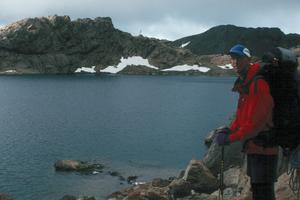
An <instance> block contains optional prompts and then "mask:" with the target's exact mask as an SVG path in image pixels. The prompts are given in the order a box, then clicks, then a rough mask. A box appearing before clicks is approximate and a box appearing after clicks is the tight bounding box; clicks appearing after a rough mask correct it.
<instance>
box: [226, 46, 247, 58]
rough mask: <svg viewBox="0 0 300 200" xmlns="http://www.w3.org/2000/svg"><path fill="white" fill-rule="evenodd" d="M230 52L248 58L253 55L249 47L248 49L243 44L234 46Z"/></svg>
mask: <svg viewBox="0 0 300 200" xmlns="http://www.w3.org/2000/svg"><path fill="white" fill-rule="evenodd" d="M229 54H235V55H238V56H243V57H244V56H246V57H248V58H250V57H251V54H250V51H249V49H247V48H246V47H245V46H244V45H241V44H237V45H235V46H233V47H232V48H231V49H230V51H229Z"/></svg>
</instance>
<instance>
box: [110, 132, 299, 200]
mask: <svg viewBox="0 0 300 200" xmlns="http://www.w3.org/2000/svg"><path fill="white" fill-rule="evenodd" d="M214 135H215V131H213V132H211V133H210V135H209V137H208V139H207V141H206V142H207V143H208V145H209V149H208V152H207V154H206V156H205V157H204V158H203V160H191V161H190V163H189V165H188V166H187V168H186V169H185V171H183V172H182V173H181V174H180V175H179V176H178V178H176V179H175V180H173V181H168V180H163V179H154V180H153V181H151V182H148V183H146V184H144V185H138V186H133V187H130V188H127V189H125V190H123V191H118V192H115V193H113V194H111V195H110V196H109V197H107V199H110V200H119V199H120V200H121V199H128V200H134V199H141V200H150V199H152V200H154V199H155V200H172V199H180V200H217V199H219V190H218V189H219V179H218V177H219V168H220V160H221V149H220V147H219V146H218V145H217V144H216V143H215V142H214V141H213V138H214ZM210 143H211V144H210ZM240 149H241V144H240V143H235V144H232V145H230V146H226V148H225V166H224V170H225V172H224V184H225V190H224V199H228V200H229V199H236V200H237V199H239V200H251V190H250V182H249V177H248V176H247V175H246V173H245V162H244V156H243V154H242V153H238V152H240ZM286 164H287V161H286V160H285V158H284V157H283V156H282V155H281V156H280V159H279V163H278V182H277V183H276V185H275V190H276V199H280V200H293V199H295V200H296V195H295V194H294V193H293V192H292V191H291V189H290V188H289V186H288V182H289V175H287V174H286V173H285V171H286V169H287V165H286Z"/></svg>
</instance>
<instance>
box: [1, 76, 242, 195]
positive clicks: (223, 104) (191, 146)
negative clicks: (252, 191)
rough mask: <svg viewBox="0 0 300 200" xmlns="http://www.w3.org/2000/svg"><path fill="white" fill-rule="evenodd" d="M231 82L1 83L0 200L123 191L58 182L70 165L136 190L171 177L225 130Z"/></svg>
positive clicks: (79, 181) (6, 79)
mask: <svg viewBox="0 0 300 200" xmlns="http://www.w3.org/2000/svg"><path fill="white" fill-rule="evenodd" d="M233 82H234V78H232V77H200V76H126V75H24V76H0V95H1V97H0V103H1V106H0V154H1V156H0V192H6V193H9V194H10V195H11V196H12V197H13V198H14V199H15V200H40V199H42V200H58V199H60V198H61V197H62V196H64V195H66V194H71V195H87V196H95V197H96V198H97V199H104V198H105V197H106V196H107V195H108V194H110V193H112V192H114V191H116V190H120V189H122V188H124V187H128V185H127V183H125V182H124V183H123V182H120V180H118V178H117V177H112V176H110V175H108V174H106V173H99V174H96V175H80V174H77V173H66V172H56V171H55V170H54V167H53V165H54V163H55V161H56V160H61V159H77V160H83V161H95V162H99V163H103V164H104V165H105V167H106V168H105V169H106V170H111V171H118V172H119V173H121V174H122V175H123V176H124V177H127V176H131V175H137V176H138V177H139V178H138V181H149V180H151V179H153V178H155V177H162V178H168V177H170V176H178V174H179V173H180V171H181V170H183V169H185V167H186V165H187V164H188V162H189V161H190V160H191V159H192V158H196V159H201V158H202V157H203V155H204V154H205V152H206V147H205V146H204V138H205V137H206V136H207V134H208V133H209V132H210V131H211V130H212V129H214V128H216V127H218V126H221V125H224V124H227V123H229V120H230V117H231V116H232V114H233V112H234V110H235V107H236V101H237V95H236V94H234V93H232V92H231V87H232V84H233Z"/></svg>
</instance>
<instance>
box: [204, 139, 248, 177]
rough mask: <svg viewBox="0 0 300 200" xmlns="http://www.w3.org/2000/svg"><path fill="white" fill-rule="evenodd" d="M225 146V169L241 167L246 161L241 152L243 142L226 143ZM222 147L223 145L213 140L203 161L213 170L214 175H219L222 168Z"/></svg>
mask: <svg viewBox="0 0 300 200" xmlns="http://www.w3.org/2000/svg"><path fill="white" fill-rule="evenodd" d="M224 148H225V149H224V155H225V156H224V170H227V169H229V168H231V167H233V166H240V167H241V166H242V165H243V161H244V154H243V153H242V152H241V150H242V143H241V142H235V143H231V144H230V145H226V146H225V147H224ZM221 149H222V147H221V146H219V145H218V144H217V143H216V142H215V141H213V142H212V144H211V146H210V147H209V149H208V151H207V153H206V155H205V156H204V158H203V163H204V164H205V166H207V167H208V168H209V169H210V170H211V172H212V173H213V175H214V176H217V174H218V173H219V170H220V163H221V158H222V154H221V152H222V151H221Z"/></svg>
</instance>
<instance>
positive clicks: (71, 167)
mask: <svg viewBox="0 0 300 200" xmlns="http://www.w3.org/2000/svg"><path fill="white" fill-rule="evenodd" d="M54 167H55V170H56V171H76V172H81V173H85V172H86V173H93V172H95V171H97V172H101V171H102V169H103V168H104V166H103V165H101V164H94V163H88V162H83V161H78V160H58V161H56V162H55V164H54Z"/></svg>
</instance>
